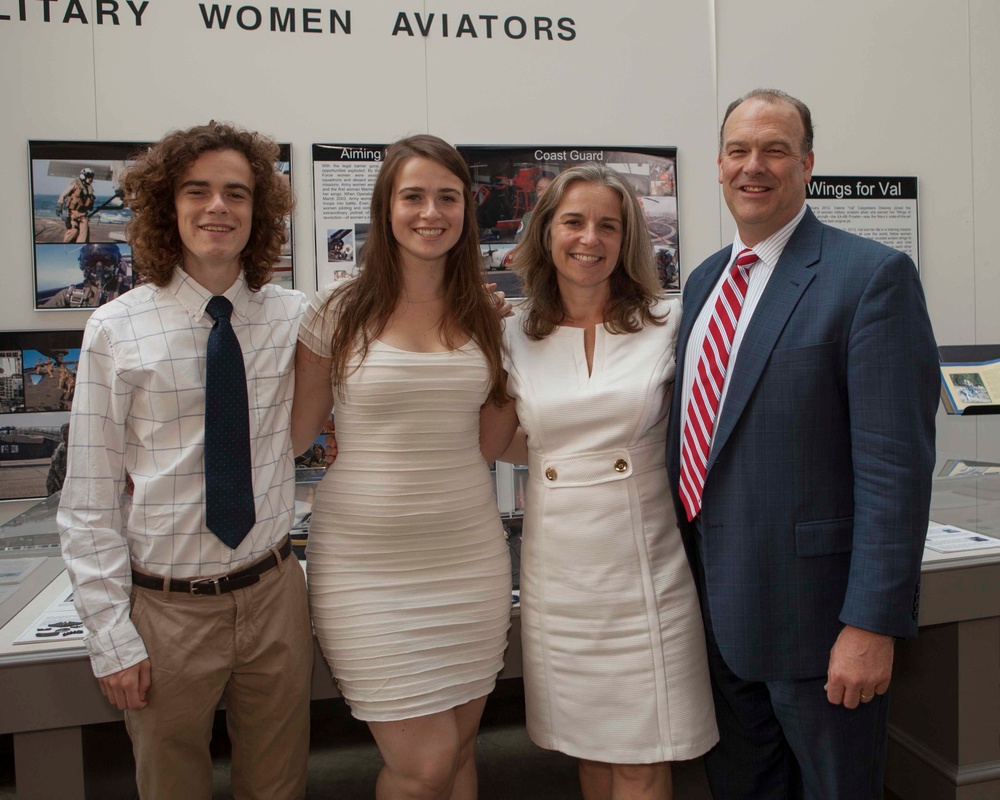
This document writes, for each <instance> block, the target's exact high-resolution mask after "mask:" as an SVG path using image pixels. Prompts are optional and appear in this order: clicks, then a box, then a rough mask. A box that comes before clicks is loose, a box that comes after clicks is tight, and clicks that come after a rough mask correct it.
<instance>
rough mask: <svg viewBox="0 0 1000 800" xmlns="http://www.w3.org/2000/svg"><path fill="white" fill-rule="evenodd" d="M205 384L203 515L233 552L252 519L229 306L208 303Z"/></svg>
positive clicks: (238, 361)
mask: <svg viewBox="0 0 1000 800" xmlns="http://www.w3.org/2000/svg"><path fill="white" fill-rule="evenodd" d="M207 310H208V313H209V315H210V316H211V317H212V319H214V320H215V324H214V325H213V326H212V332H211V333H209V335H208V359H207V361H208V369H207V377H206V380H205V515H206V521H207V523H208V528H209V530H210V531H212V533H214V534H215V535H216V536H218V537H219V538H220V539H221V540H222V541H223V542H225V543H226V544H227V545H229V547H231V548H233V549H236V548H237V547H238V546H239V544H240V542H242V541H243V539H244V538H245V537H246V535H247V534H248V533H249V532H250V529H251V528H252V527H253V525H254V522H255V520H256V513H255V511H254V503H253V473H252V471H251V467H250V407H249V404H248V403H247V376H246V372H245V371H244V369H243V351H242V350H241V349H240V343H239V341H238V340H237V338H236V332H235V331H234V330H233V326H232V324H231V323H230V322H229V315H230V314H232V312H233V304H232V303H230V302H229V301H228V300H227V299H226V298H225V297H213V298H212V299H211V300H209V301H208V309H207Z"/></svg>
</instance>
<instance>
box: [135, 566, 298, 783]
mask: <svg viewBox="0 0 1000 800" xmlns="http://www.w3.org/2000/svg"><path fill="white" fill-rule="evenodd" d="M132 622H133V623H134V624H135V626H136V628H137V629H138V631H139V634H140V635H141V636H142V639H143V641H144V642H145V645H146V651H147V652H148V654H149V660H150V667H151V673H152V680H151V684H150V688H149V692H148V695H147V701H148V705H147V707H146V708H144V709H141V710H138V711H126V712H125V723H126V725H127V727H128V732H129V736H131V737H132V747H133V752H134V754H135V762H136V782H137V784H138V787H139V796H140V797H141V798H142V800H210V798H211V797H212V758H211V755H210V753H209V741H210V739H211V737H212V720H213V717H214V715H215V710H216V706H217V705H218V703H219V700H220V699H222V700H225V704H226V725H227V727H228V730H229V738H230V740H231V742H232V788H233V797H234V798H236V800H285V799H286V798H287V799H288V800H292V799H293V798H301V797H303V796H304V795H305V790H306V765H307V761H308V755H309V698H310V689H311V679H312V660H313V643H312V626H311V624H310V621H309V608H308V601H307V599H306V587H305V576H304V574H303V572H302V567H301V566H300V565H299V563H298V561H297V559H296V558H295V557H294V555H293V556H291V557H289V558H286V559H285V560H284V561H283V562H282V563H281V564H279V565H278V566H276V567H273V568H272V569H270V570H268V571H267V572H266V573H264V575H262V576H261V580H260V581H259V582H258V583H256V584H254V585H253V586H249V587H247V588H245V589H237V590H236V591H234V592H230V593H229V594H223V595H217V596H210V597H192V596H190V595H186V594H182V593H180V592H166V591H158V590H152V589H142V588H139V587H133V589H132Z"/></svg>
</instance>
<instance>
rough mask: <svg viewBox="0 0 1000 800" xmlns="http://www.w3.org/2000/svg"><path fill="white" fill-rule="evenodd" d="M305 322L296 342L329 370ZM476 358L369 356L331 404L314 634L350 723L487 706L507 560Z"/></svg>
mask: <svg viewBox="0 0 1000 800" xmlns="http://www.w3.org/2000/svg"><path fill="white" fill-rule="evenodd" d="M328 296H329V293H328V292H324V293H321V295H320V297H318V298H317V299H316V300H314V301H313V303H312V304H311V306H310V308H309V310H308V311H307V313H306V318H305V321H304V323H303V326H302V331H301V333H300V335H299V336H300V341H301V342H302V343H303V344H304V345H305V346H306V347H308V348H309V349H310V350H312V351H313V352H315V353H317V354H319V355H321V356H324V357H329V354H330V343H329V339H330V337H329V335H327V334H329V330H327V331H324V327H328V326H324V325H323V324H322V319H321V318H320V317H319V316H318V314H317V309H318V308H319V307H320V306H321V304H322V303H323V301H324V300H325V299H326V297H328ZM488 391H489V375H488V370H487V366H486V362H485V360H484V358H483V356H482V354H481V352H480V351H479V349H478V348H477V347H475V346H474V345H473V344H471V343H470V344H467V345H465V346H463V347H460V348H459V349H457V350H454V351H452V352H448V353H412V352H407V351H403V350H398V349H396V348H393V347H390V346H389V345H386V344H383V343H381V342H374V343H373V344H372V346H371V348H370V349H369V351H368V355H367V357H366V359H365V361H364V363H363V364H362V365H361V367H360V368H359V369H357V370H356V371H354V372H353V373H351V375H350V376H349V377H348V379H347V386H346V390H345V393H344V397H339V396H336V392H335V410H334V420H335V422H336V426H337V446H338V454H337V459H336V461H335V462H334V464H333V466H332V467H331V468H330V470H329V472H328V474H327V475H326V477H325V478H324V479H323V481H322V483H320V485H319V487H318V488H317V491H316V496H315V499H314V502H313V511H312V517H311V520H310V526H309V545H308V550H307V559H306V563H307V566H308V576H309V581H308V583H309V601H310V607H311V610H312V616H313V624H314V626H315V630H316V636H317V638H318V639H319V643H320V646H321V648H322V650H323V654H324V656H325V657H326V660H327V663H328V664H329V666H330V669H331V671H332V673H333V676H334V678H335V679H336V681H337V684H338V685H339V687H340V690H341V692H342V693H343V695H344V698H345V699H346V700H347V702H348V703H349V704H350V707H351V712H352V713H353V714H354V716H355V717H357V718H359V719H363V720H367V721H390V720H399V719H408V718H411V717H416V716H422V715H425V714H432V713H435V712H438V711H444V710H446V709H449V708H454V707H455V706H458V705H461V704H462V703H465V702H467V701H469V700H472V699H475V698H477V697H482V696H484V695H486V694H488V693H489V692H490V690H491V689H492V688H493V686H494V684H495V681H496V675H497V672H498V671H499V670H500V669H501V667H502V666H503V652H504V648H505V646H506V642H507V629H508V627H509V620H510V604H511V572H510V556H509V553H508V550H507V545H506V543H505V541H504V536H503V528H502V526H501V524H500V517H499V513H498V511H497V503H496V496H495V494H494V491H493V484H492V479H491V477H490V472H489V467H488V465H487V464H486V462H485V461H484V460H483V457H482V455H481V453H480V451H479V409H480V406H481V405H482V404H483V403H484V402H486V396H487V392H488Z"/></svg>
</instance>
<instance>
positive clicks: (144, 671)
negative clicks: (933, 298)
mask: <svg viewBox="0 0 1000 800" xmlns="http://www.w3.org/2000/svg"><path fill="white" fill-rule="evenodd" d="M150 675H151V673H150V669H149V659H148V658H145V659H143V660H142V661H140V662H139V663H138V664H134V665H133V666H131V667H126V668H125V669H123V670H122V671H121V672H112V673H111V674H110V675H105V676H104V677H103V678H98V679H97V680H98V683H100V685H101V694H103V695H104V696H105V697H106V698H108V702H109V703H111V705H113V706H118V710H119V711H125V710H126V709H138V708H145V707H146V692H148V691H149V683H150Z"/></svg>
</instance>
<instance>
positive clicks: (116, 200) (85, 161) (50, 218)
mask: <svg viewBox="0 0 1000 800" xmlns="http://www.w3.org/2000/svg"><path fill="white" fill-rule="evenodd" d="M146 146H147V144H145V143H142V142H69V141H66V142H42V141H32V142H28V158H29V162H30V163H29V174H30V176H31V220H32V227H33V234H32V238H33V243H34V244H33V249H32V251H33V255H34V272H35V282H34V285H35V300H34V304H35V309H36V310H39V311H55V310H67V309H68V310H78V309H88V308H96V307H98V306H101V305H104V303H106V302H108V301H109V300H113V299H114V298H115V297H118V296H119V295H121V294H123V293H125V292H127V291H128V290H129V289H131V288H132V287H133V286H134V285H136V283H137V281H138V278H139V276H138V275H137V274H136V273H135V271H134V269H133V264H132V248H131V247H129V245H128V243H127V241H126V235H125V226H126V225H127V224H128V222H129V220H130V219H131V218H132V214H131V212H130V211H129V209H128V206H127V205H126V204H125V202H124V198H123V197H122V193H121V189H120V188H119V184H120V179H121V175H122V173H123V172H124V170H125V169H126V168H127V167H128V165H129V163H130V161H131V159H133V158H134V157H135V155H136V154H137V153H139V152H140V151H141V150H142V149H143V148H144V147H146ZM280 147H281V154H280V156H279V158H280V160H279V161H278V162H277V164H276V165H275V168H276V169H277V170H278V172H279V173H281V174H282V175H283V176H284V177H285V178H286V179H287V180H288V181H289V182H291V145H288V144H283V145H280ZM287 225H288V229H289V235H288V244H287V245H286V246H285V248H284V250H283V251H282V254H281V258H280V260H279V262H278V263H277V264H276V265H275V268H274V277H273V278H272V283H277V284H279V285H281V286H286V287H288V288H292V287H293V285H294V274H295V273H294V268H293V263H292V231H291V228H292V221H291V218H290V217H289V219H288V220H287Z"/></svg>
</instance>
